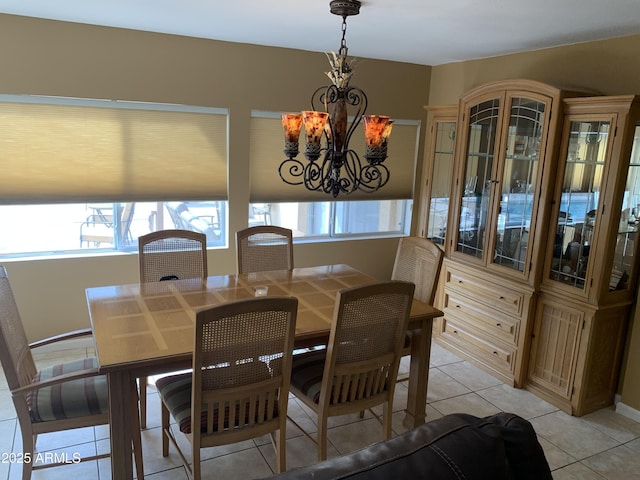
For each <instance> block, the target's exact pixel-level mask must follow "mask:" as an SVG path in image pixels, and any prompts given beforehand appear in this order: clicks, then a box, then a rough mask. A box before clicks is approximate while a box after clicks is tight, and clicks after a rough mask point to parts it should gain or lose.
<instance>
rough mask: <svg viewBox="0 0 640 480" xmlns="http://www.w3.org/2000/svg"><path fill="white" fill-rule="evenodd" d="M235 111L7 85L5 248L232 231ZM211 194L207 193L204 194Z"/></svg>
mask: <svg viewBox="0 0 640 480" xmlns="http://www.w3.org/2000/svg"><path fill="white" fill-rule="evenodd" d="M227 117H228V114H227V111H226V110H224V109H214V108H208V107H193V106H184V105H165V104H148V103H136V102H120V101H106V100H85V99H70V98H49V97H33V96H7V95H0V131H2V132H3V133H2V135H1V136H0V158H2V166H3V173H2V175H1V176H0V225H1V228H2V235H0V255H14V254H32V253H45V252H46V253H51V252H66V251H88V250H93V249H96V248H97V249H101V250H106V249H110V250H113V249H115V250H128V249H134V248H137V237H138V236H139V235H142V234H144V233H148V232H150V231H154V230H158V229H163V228H183V229H189V230H195V231H201V232H203V233H205V234H206V235H207V237H208V243H209V245H221V244H224V242H225V241H226V231H225V225H226V208H227V202H226V200H227V123H228V122H227ZM203 200H206V201H203Z"/></svg>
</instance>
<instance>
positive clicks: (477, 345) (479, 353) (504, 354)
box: [441, 317, 515, 376]
mask: <svg viewBox="0 0 640 480" xmlns="http://www.w3.org/2000/svg"><path fill="white" fill-rule="evenodd" d="M442 330H443V331H442V334H441V335H442V337H443V339H444V340H445V341H448V342H451V343H453V344H455V345H456V346H458V348H460V349H461V350H464V351H467V352H468V353H469V355H471V356H472V357H473V358H475V359H476V360H479V361H481V362H483V363H486V364H487V365H489V366H491V367H492V368H496V369H498V370H502V371H503V372H505V373H506V374H508V375H509V376H512V375H513V372H514V368H513V366H514V363H515V351H513V350H511V349H509V348H506V347H503V346H499V345H497V344H495V343H493V342H491V341H489V340H487V339H485V338H483V337H480V336H478V335H476V334H475V333H471V332H470V331H469V330H467V329H465V328H464V327H462V326H460V325H459V324H458V323H456V322H455V319H452V318H450V317H445V318H444V319H443V321H442Z"/></svg>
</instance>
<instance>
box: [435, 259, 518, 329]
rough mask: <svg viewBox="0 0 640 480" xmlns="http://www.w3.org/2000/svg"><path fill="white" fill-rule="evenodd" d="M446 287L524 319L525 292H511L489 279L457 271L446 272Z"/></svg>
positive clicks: (447, 270) (449, 270)
mask: <svg viewBox="0 0 640 480" xmlns="http://www.w3.org/2000/svg"><path fill="white" fill-rule="evenodd" d="M444 287H445V289H447V290H449V291H452V290H455V291H457V292H461V293H464V295H466V296H468V297H471V298H473V299H474V300H476V301H477V302H479V303H482V304H484V305H487V306H489V307H492V308H495V309H496V310H500V311H501V312H504V313H508V314H510V315H515V316H517V317H522V314H523V311H524V310H525V308H524V306H525V302H526V299H525V294H524V293H523V292H518V291H515V290H511V289H509V288H507V287H505V286H504V285H500V284H497V283H493V282H491V281H489V280H488V279H487V278H480V277H474V276H473V275H468V274H467V273H466V272H463V271H460V270H457V269H452V268H447V269H446V270H445V284H444Z"/></svg>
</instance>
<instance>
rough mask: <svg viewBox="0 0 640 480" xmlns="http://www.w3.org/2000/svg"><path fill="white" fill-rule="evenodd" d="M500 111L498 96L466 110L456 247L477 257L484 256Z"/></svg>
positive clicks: (459, 250)
mask: <svg viewBox="0 0 640 480" xmlns="http://www.w3.org/2000/svg"><path fill="white" fill-rule="evenodd" d="M499 110H500V99H499V98H494V99H491V100H487V101H484V102H481V103H479V104H477V105H474V106H472V107H471V108H470V109H469V112H468V114H469V131H468V135H467V145H466V152H465V169H464V176H463V179H464V186H463V192H462V202H461V205H460V211H459V215H460V221H459V223H458V225H459V227H458V228H459V230H458V239H457V245H456V250H457V251H458V252H461V253H463V254H467V255H471V256H474V257H477V258H483V254H484V251H485V248H486V247H485V242H486V238H485V228H486V223H487V213H488V208H489V200H490V196H491V185H492V180H491V171H492V168H493V160H494V149H495V143H496V132H497V127H498V118H499Z"/></svg>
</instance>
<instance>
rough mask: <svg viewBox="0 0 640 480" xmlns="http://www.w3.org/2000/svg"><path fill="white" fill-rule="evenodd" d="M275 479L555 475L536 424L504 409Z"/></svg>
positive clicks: (493, 479)
mask: <svg viewBox="0 0 640 480" xmlns="http://www.w3.org/2000/svg"><path fill="white" fill-rule="evenodd" d="M519 449H522V451H520V450H519ZM273 478H277V479H280V480H302V479H308V478H313V479H314V480H323V479H324V480H329V479H331V480H338V479H344V478H349V479H350V480H376V479H381V480H382V479H385V480H386V479H389V478H424V479H437V480H460V479H462V478H464V479H465V480H502V479H504V480H516V479H518V480H519V479H527V480H528V479H534V478H535V479H537V480H551V478H552V477H551V472H550V470H549V466H548V464H547V461H546V459H545V457H544V453H543V452H542V447H540V444H539V443H538V440H537V436H536V434H535V431H534V430H533V428H532V427H531V424H530V423H529V422H527V421H526V420H524V419H522V418H520V417H517V416H516V415H512V414H506V413H501V414H497V415H494V416H493V417H487V418H478V417H474V416H472V415H466V414H452V415H447V416H445V417H443V418H440V419H437V420H433V421H431V422H429V423H426V424H424V425H421V426H419V427H417V428H415V429H413V430H411V431H409V432H407V433H405V434H403V435H399V436H397V437H395V438H392V439H390V440H387V441H383V442H380V443H377V444H374V445H371V446H369V447H367V448H364V449H362V450H359V451H357V452H353V453H350V454H347V455H343V456H340V457H336V458H332V459H329V460H326V461H324V462H320V463H317V464H314V465H310V466H307V467H302V468H298V469H293V470H290V471H288V472H284V473H281V474H279V475H276V476H275V477H273Z"/></svg>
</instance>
